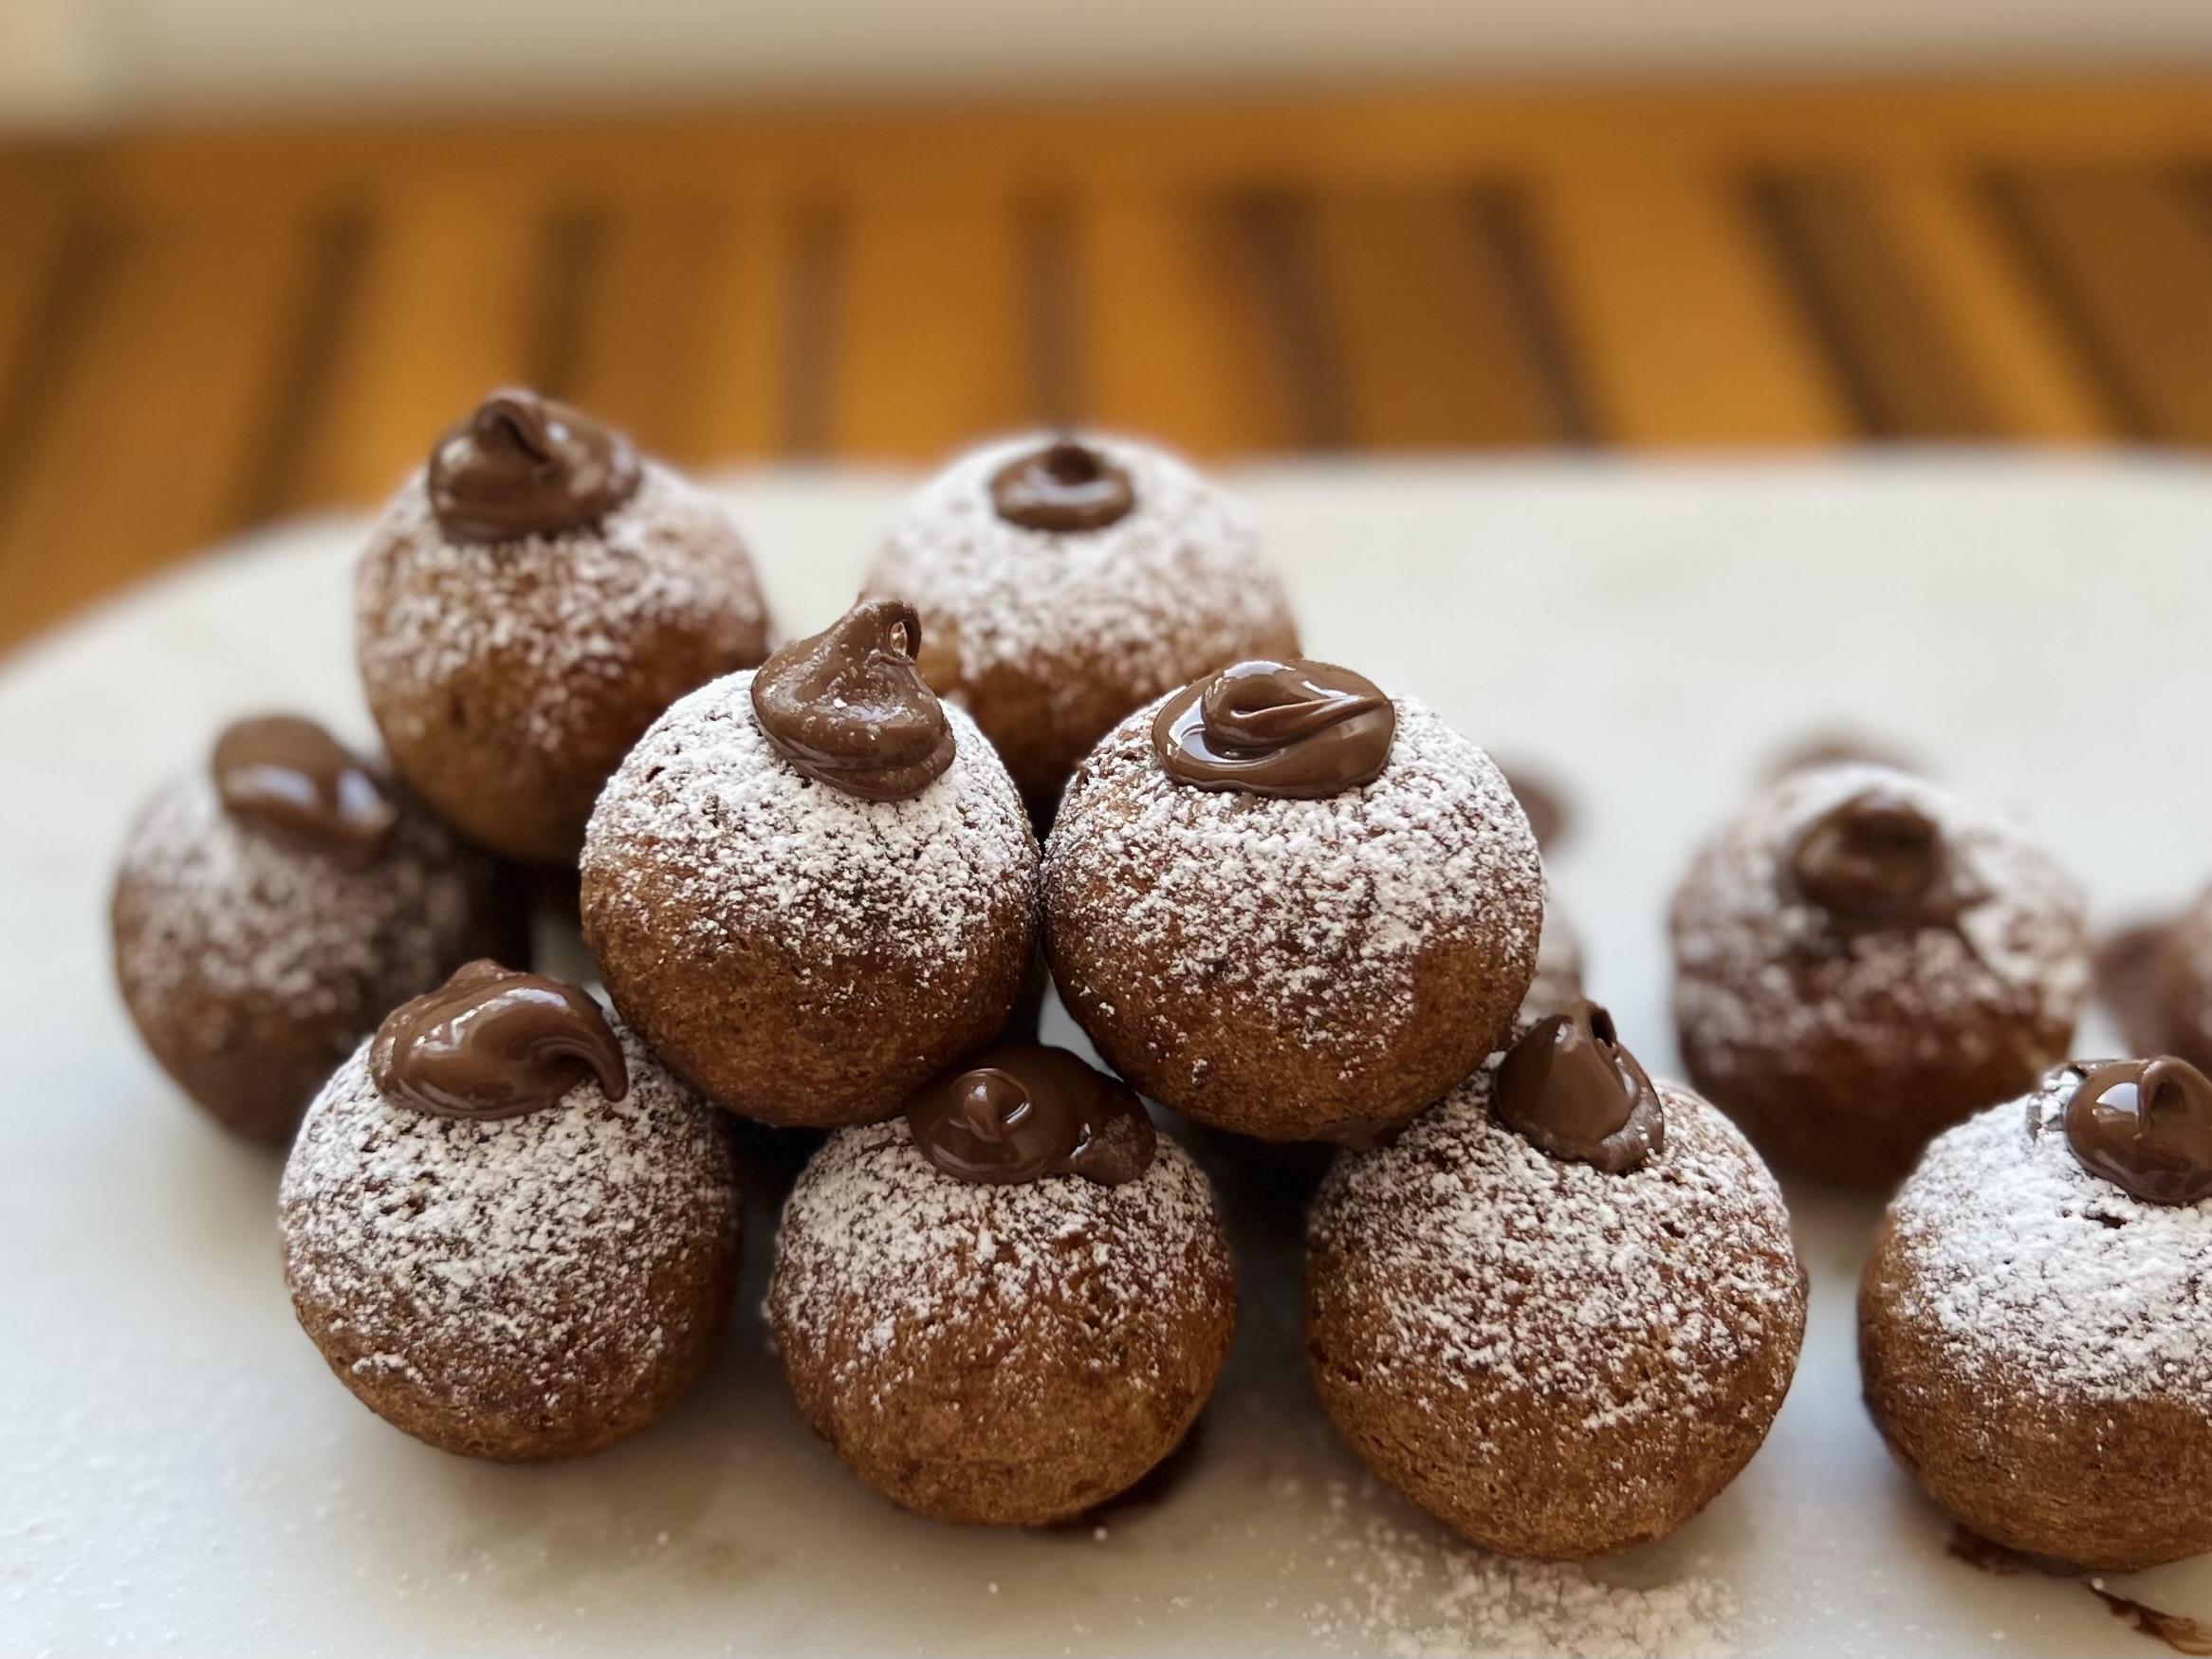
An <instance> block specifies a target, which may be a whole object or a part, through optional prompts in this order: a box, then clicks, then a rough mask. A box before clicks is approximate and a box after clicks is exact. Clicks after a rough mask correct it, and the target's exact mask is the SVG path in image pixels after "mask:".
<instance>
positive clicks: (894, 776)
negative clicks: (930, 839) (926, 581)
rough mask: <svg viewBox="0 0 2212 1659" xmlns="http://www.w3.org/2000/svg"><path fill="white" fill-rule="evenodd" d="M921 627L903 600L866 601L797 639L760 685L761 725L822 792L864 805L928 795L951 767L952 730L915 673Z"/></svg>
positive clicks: (765, 669)
mask: <svg viewBox="0 0 2212 1659" xmlns="http://www.w3.org/2000/svg"><path fill="white" fill-rule="evenodd" d="M921 644H922V621H921V618H920V617H918V616H916V615H915V614H914V608H913V606H912V605H910V604H908V603H907V602H906V601H905V600H904V599H867V600H863V601H862V602H861V603H859V604H857V605H855V606H854V607H853V608H852V609H851V610H849V611H847V612H846V613H845V614H844V615H843V616H842V617H840V618H838V619H837V620H836V621H835V622H833V623H831V624H830V625H829V626H828V627H827V628H825V629H823V630H822V631H821V632H820V634H817V635H814V636H811V637H809V638H805V639H795V640H793V641H792V642H791V643H790V644H789V645H786V646H784V647H783V650H781V651H779V652H777V653H776V654H775V655H773V656H771V657H769V658H768V660H767V661H766V662H765V663H763V664H762V665H761V668H760V672H759V673H756V674H754V675H753V683H752V702H753V718H754V719H756V720H757V721H759V722H760V728H761V731H762V732H763V734H764V735H765V736H766V738H767V740H768V742H769V744H770V745H771V746H773V747H774V748H775V750H776V752H777V753H778V754H780V755H782V756H783V758H784V759H785V760H786V761H788V762H790V763H791V765H794V766H796V767H798V768H799V770H801V771H802V772H804V773H805V774H806V775H807V776H808V777H809V778H812V779H814V780H815V781H816V782H817V783H827V784H829V785H830V787H832V788H833V789H841V790H843V791H844V792H845V793H846V794H848V795H857V796H859V797H860V798H861V799H862V800H864V801H903V800H906V799H907V798H909V797H911V796H914V795H919V794H920V793H921V792H922V791H923V790H924V789H926V788H928V787H929V786H930V785H931V783H935V782H936V780H937V779H938V778H939V777H940V776H942V775H943V773H944V771H945V769H946V768H947V767H948V766H949V765H951V764H952V755H953V738H952V724H951V722H950V721H949V720H948V719H947V718H946V717H945V706H944V705H943V704H942V703H940V702H938V701H937V694H936V692H934V691H931V690H930V687H929V683H928V682H927V681H925V680H924V679H923V678H922V671H921V670H920V669H918V668H916V667H915V666H914V654H915V653H916V652H917V651H919V650H920V649H921Z"/></svg>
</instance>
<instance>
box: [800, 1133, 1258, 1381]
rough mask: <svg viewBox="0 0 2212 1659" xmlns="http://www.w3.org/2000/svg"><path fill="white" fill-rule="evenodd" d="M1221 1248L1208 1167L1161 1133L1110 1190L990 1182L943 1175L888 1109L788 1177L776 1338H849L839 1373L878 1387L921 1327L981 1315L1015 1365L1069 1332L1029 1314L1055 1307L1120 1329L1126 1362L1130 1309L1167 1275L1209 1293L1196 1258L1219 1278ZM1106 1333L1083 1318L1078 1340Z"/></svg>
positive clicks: (1189, 1292) (1139, 1307)
mask: <svg viewBox="0 0 2212 1659" xmlns="http://www.w3.org/2000/svg"><path fill="white" fill-rule="evenodd" d="M1227 1248H1228V1246H1227V1244H1226V1241H1225V1240H1224V1239H1223V1236H1222V1229H1221V1220H1220V1217H1219V1214H1218V1213H1217V1211H1216V1208H1215V1205H1214V1200H1213V1194H1212V1191H1211V1189H1209V1188H1208V1187H1207V1180H1206V1177H1205V1176H1204V1175H1203V1174H1201V1173H1200V1172H1199V1171H1198V1167H1197V1166H1196V1165H1195V1164H1193V1163H1192V1162H1191V1161H1190V1157H1189V1153H1187V1152H1184V1151H1183V1149H1182V1148H1181V1147H1179V1146H1177V1145H1176V1144H1175V1143H1174V1142H1173V1141H1171V1140H1170V1139H1168V1138H1167V1137H1166V1136H1164V1135H1163V1136H1161V1137H1160V1140H1159V1143H1158V1149H1157V1152H1156V1154H1155V1155H1154V1157H1153V1159H1152V1164H1151V1165H1150V1167H1149V1168H1147V1169H1146V1171H1145V1172H1144V1173H1143V1174H1142V1175H1140V1176H1138V1177H1137V1179H1135V1180H1134V1181H1128V1182H1124V1183H1122V1184H1121V1185H1119V1186H1115V1187H1105V1186H1101V1185H1099V1184H1098V1183H1097V1182H1095V1181H1087V1180H1084V1179H1082V1178H1080V1177H1078V1176H1074V1175H1057V1176H1048V1177H1046V1178H1044V1179H1041V1180H1037V1181H1026V1182H1018V1183H1014V1184H1010V1185H986V1184H982V1183H977V1182H970V1181H962V1180H957V1179H955V1178H954V1177H952V1176H950V1175H947V1174H944V1173H942V1172H941V1171H938V1170H937V1169H936V1168H935V1167H934V1166H932V1165H931V1163H930V1161H929V1160H928V1159H927V1158H926V1157H924V1156H923V1155H922V1153H921V1151H920V1149H918V1148H917V1147H915V1145H914V1144H913V1136H912V1134H911V1133H910V1132H909V1130H908V1129H907V1126H906V1123H905V1120H904V1119H894V1120H893V1121H891V1122H889V1123H881V1124H870V1125H864V1126H862V1127H859V1128H855V1129H844V1130H839V1132H838V1133H837V1134H834V1135H832V1136H831V1137H830V1139H829V1141H828V1143H827V1144H826V1145H824V1146H823V1147H822V1149H821V1150H820V1152H817V1153H816V1154H815V1156H814V1159H813V1161H812V1162H811V1163H809V1164H808V1165H807V1167H806V1170H805V1172H804V1173H803V1174H802V1175H801V1176H800V1178H799V1184H798V1186H797V1187H796V1188H795V1189H793V1191H792V1194H791V1198H790V1200H789V1202H788V1203H787V1204H786V1205H785V1207H784V1210H783V1226H782V1227H781V1228H780V1229H779V1231H778V1233H777V1237H776V1273H775V1280H774V1284H773V1288H772V1289H771V1291H770V1310H771V1313H772V1314H773V1316H774V1318H775V1320H776V1324H777V1328H778V1330H779V1331H780V1332H783V1333H785V1334H786V1335H787V1337H788V1338H792V1339H797V1340H799V1341H802V1342H803V1343H804V1344H805V1345H807V1346H808V1347H810V1348H814V1349H818V1350H820V1349H827V1348H845V1349H846V1350H847V1351H848V1352H849V1355H850V1357H849V1359H848V1360H847V1362H846V1369H847V1370H848V1371H849V1372H852V1373H856V1374H857V1373H860V1372H861V1371H862V1369H863V1368H864V1369H865V1379H864V1380H866V1381H868V1382H869V1383H871V1384H873V1385H876V1386H881V1385H882V1384H883V1383H884V1381H885V1379H886V1377H887V1376H890V1377H895V1376H896V1375H897V1374H898V1362H899V1359H900V1357H901V1356H902V1355H906V1354H908V1353H909V1352H911V1351H912V1348H913V1347H914V1345H920V1346H923V1347H927V1346H929V1345H930V1344H931V1332H932V1331H940V1330H957V1329H959V1328H961V1327H964V1326H966V1325H968V1324H969V1323H970V1322H971V1321H974V1320H977V1319H987V1320H990V1321H992V1328H993V1329H1000V1330H1003V1332H1004V1336H1005V1347H1004V1348H1003V1350H1000V1351H999V1352H1000V1354H1001V1356H1002V1359H1003V1363H1004V1364H1005V1366H1006V1367H1008V1368H1010V1369H1018V1368H1019V1367H1020V1365H1021V1362H1022V1355H1023V1351H1024V1348H1025V1345H1026V1344H1027V1343H1029V1342H1031V1341H1045V1342H1052V1341H1067V1340H1068V1339H1069V1338H1070V1336H1071V1333H1070V1332H1069V1331H1068V1330H1067V1329H1065V1328H1064V1327H1063V1325H1062V1324H1061V1322H1060V1320H1061V1318H1062V1317H1067V1318H1072V1317H1075V1316H1074V1313H1069V1314H1067V1315H1065V1316H1061V1315H1058V1314H1055V1315H1052V1316H1051V1317H1048V1318H1037V1317H1035V1316H1036V1315H1038V1314H1039V1313H1041V1312H1045V1311H1047V1310H1053V1309H1067V1310H1075V1311H1077V1312H1082V1311H1087V1310H1096V1311H1097V1313H1098V1314H1099V1315H1100V1316H1101V1317H1103V1318H1106V1319H1107V1321H1108V1326H1109V1328H1111V1327H1113V1326H1116V1325H1120V1326H1126V1327H1130V1328H1131V1329H1130V1330H1128V1331H1125V1333H1124V1335H1123V1336H1122V1337H1121V1338H1120V1340H1121V1341H1122V1342H1123V1343H1124V1344H1126V1345H1127V1346H1128V1347H1129V1348H1130V1350H1131V1353H1130V1355H1129V1356H1130V1357H1131V1358H1133V1359H1134V1358H1135V1357H1136V1356H1137V1355H1140V1354H1141V1353H1142V1350H1143V1348H1144V1346H1145V1344H1144V1343H1143V1342H1142V1341H1141V1339H1138V1338H1137V1337H1135V1336H1134V1334H1133V1332H1134V1326H1136V1325H1138V1324H1140V1323H1141V1322H1142V1321H1141V1320H1140V1319H1139V1318H1136V1316H1138V1315H1139V1314H1141V1313H1142V1312H1143V1311H1144V1310H1147V1309H1151V1308H1154V1307H1156V1306H1160V1305H1163V1303H1168V1304H1171V1303H1172V1302H1173V1301H1174V1300H1175V1298H1174V1297H1173V1296H1169V1295H1167V1294H1166V1293H1167V1291H1168V1290H1169V1287H1173V1288H1174V1290H1175V1291H1176V1293H1177V1294H1179V1295H1181V1296H1183V1297H1209V1296H1210V1292H1209V1291H1208V1290H1207V1282H1208V1279H1209V1277H1210V1276H1209V1275H1208V1274H1207V1272H1205V1271H1203V1268H1204V1266H1205V1265H1206V1264H1207V1263H1218V1264H1219V1266H1220V1270H1221V1271H1220V1277H1222V1278H1223V1280H1224V1281H1225V1282H1226V1256H1227ZM1219 1311H1220V1312H1222V1313H1224V1314H1225V1315H1226V1313H1227V1312H1228V1311H1229V1310H1227V1309H1221V1310H1219ZM1175 1317H1176V1318H1178V1319H1180V1318H1186V1317H1188V1314H1187V1313H1180V1312H1179V1313H1178V1314H1177V1315H1176V1316H1175ZM1104 1340H1106V1338H1105V1337H1104V1336H1102V1335H1101V1334H1100V1333H1099V1332H1098V1331H1096V1330H1094V1331H1091V1332H1089V1333H1087V1334H1086V1335H1085V1336H1084V1338H1083V1339H1082V1340H1080V1341H1078V1346H1096V1345H1097V1344H1098V1343H1100V1342H1102V1341H1104ZM887 1367H888V1368H889V1369H888V1371H887V1370H886V1368H887Z"/></svg>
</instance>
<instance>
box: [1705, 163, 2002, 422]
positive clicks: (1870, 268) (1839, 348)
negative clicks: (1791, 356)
mask: <svg viewBox="0 0 2212 1659" xmlns="http://www.w3.org/2000/svg"><path fill="white" fill-rule="evenodd" d="M1747 190H1748V194H1749V198H1750V203H1751V209H1752V212H1754V213H1755V214H1756V215H1757V217H1758V219H1759V221H1760V225H1761V227H1762V228H1763V229H1764V230H1765V232H1766V236H1767V239H1768V243H1769V246H1770V247H1771V248H1772V249H1773V251H1774V254H1775V257H1776V260H1777V262H1778V264H1779V268H1780V270H1781V272H1782V274H1783V277H1784V279H1785V280H1786V282H1787V283H1788V285H1789V286H1790V289H1791V291H1792V292H1793V293H1794V294H1795V296H1796V298H1797V302H1798V303H1799V304H1801V305H1802V306H1803V307H1804V310H1805V314H1806V317H1807V319H1808V321H1809V322H1810V323H1811V325H1812V328H1813V331H1814V333H1815V334H1816V336H1817V337H1818V339H1819V341H1820V343H1821V345H1822V347H1823V349H1824V350H1825V352H1826V354H1827V357H1828V360H1829V364H1830V367H1831V369H1832V370H1833V371H1834V375H1835V378H1836V381H1837V384H1838V385H1839V386H1840V387H1841V388H1842V391H1843V394H1844V396H1845V397H1846V398H1847V399H1848V400H1849V402H1850V404H1851V407H1852V410H1853V415H1855V417H1856V419H1857V422H1858V424H1859V427H1860V429H1861V430H1862V431H1863V432H1864V433H1866V434H1867V435H1868V436H1869V437H1874V438H1933V439H1970V438H1987V437H1994V436H1996V435H1997V433H1998V430H1999V429H1998V423H1997V420H1996V418H1995V415H1994V414H1993V412H1992V410H1991V408H1990V404H1989V399H1988V397H1987V396H1986V395H1985V394H1984V392H1983V390H1982V387H1981V386H1980V385H1979V384H1977V382H1976V380H1975V378H1974V375H1973V373H1972V371H1971V370H1970V369H1969V368H1968V367H1967V365H1966V362H1965V359H1964V358H1963V355H1962V354H1961V352H1960V351H1959V349H1958V347H1957V345H1956V344H1955V342H1954V341H1952V340H1951V339H1950V338H1949V336H1948V334H1947V333H1946V331H1945V328H1944V326H1943V324H1942V323H1941V322H1940V320H1939V319H1938V318H1937V316H1936V314H1935V312H1934V310H1933V308H1932V307H1931V306H1930V304H1928V302H1927V299H1926V295H1925V294H1924V293H1923V291H1922V289H1921V287H1920V285H1919V283H1918V282H1917V281H1916V279H1915V277H1914V275H1913V273H1912V271H1911V269H1910V268H1909V267H1908V262H1907V259H1906V257H1905V255H1904V253H1903V251H1902V250H1901V249H1899V247H1898V246H1897V244H1896V240H1895V238H1894V237H1893V235H1892V234H1891V232H1890V229H1889V226H1888V225H1886V224H1884V223H1883V221H1882V218H1881V215H1880V213H1879V212H1877V210H1876V206H1875V203H1874V200H1873V197H1872V194H1871V192H1870V191H1869V190H1868V189H1867V188H1866V186H1865V184H1864V183H1863V182H1862V181H1861V180H1860V179H1858V178H1855V177H1853V176H1850V175H1842V174H1834V173H1810V174H1795V173H1775V174H1765V175H1755V176H1754V177H1753V178H1752V179H1751V180H1750V181H1749V183H1748V186H1747Z"/></svg>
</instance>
